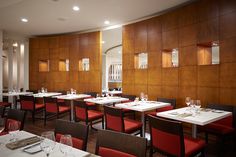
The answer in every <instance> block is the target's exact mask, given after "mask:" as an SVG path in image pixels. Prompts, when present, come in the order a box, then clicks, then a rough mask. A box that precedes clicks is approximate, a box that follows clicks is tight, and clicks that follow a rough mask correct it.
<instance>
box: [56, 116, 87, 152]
mask: <svg viewBox="0 0 236 157" xmlns="http://www.w3.org/2000/svg"><path fill="white" fill-rule="evenodd" d="M88 130H89V128H88V125H83V124H79V123H75V122H70V121H65V120H61V119H59V120H57V121H56V128H55V135H56V141H57V142H60V139H61V136H62V135H65V134H69V135H71V137H72V143H73V147H74V148H77V149H81V150H84V151H86V148H87V141H88Z"/></svg>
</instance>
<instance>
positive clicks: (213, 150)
mask: <svg viewBox="0 0 236 157" xmlns="http://www.w3.org/2000/svg"><path fill="white" fill-rule="evenodd" d="M28 115H29V114H28ZM62 119H67V120H69V118H68V116H66V117H63V118H62ZM54 127H55V119H54V120H50V121H48V122H47V125H46V126H44V125H43V120H36V121H35V124H33V123H32V119H31V118H30V116H27V118H26V124H25V128H24V130H26V131H28V132H31V133H34V134H37V135H40V134H41V133H42V132H43V131H49V130H54ZM95 128H101V123H100V124H99V123H98V124H96V125H95ZM147 132H148V129H147ZM96 134H97V131H95V130H91V129H90V131H89V138H88V145H87V151H88V152H91V153H94V152H95V145H96ZM185 134H187V135H190V129H188V128H186V129H185ZM199 137H200V138H203V134H200V135H199ZM216 143H217V141H216V138H215V137H210V140H209V144H207V147H206V156H207V157H215V156H217V150H218V147H217V144H216ZM148 151H149V150H148ZM223 151H224V153H223V154H224V155H223V156H224V157H235V156H236V149H235V150H234V146H233V144H232V143H226V145H225V149H224V150H223ZM147 153H148V152H147ZM147 156H149V155H147ZM161 156H162V155H160V154H157V153H155V155H154V157H161Z"/></svg>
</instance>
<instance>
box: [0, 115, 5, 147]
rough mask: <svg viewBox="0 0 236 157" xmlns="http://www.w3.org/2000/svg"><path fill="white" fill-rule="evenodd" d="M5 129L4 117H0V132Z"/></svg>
mask: <svg viewBox="0 0 236 157" xmlns="http://www.w3.org/2000/svg"><path fill="white" fill-rule="evenodd" d="M4 129H5V119H4V118H0V133H1V132H3V130H4ZM3 144H4V143H2V142H0V146H1V145H3Z"/></svg>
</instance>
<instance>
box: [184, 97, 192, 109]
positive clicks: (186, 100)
mask: <svg viewBox="0 0 236 157" xmlns="http://www.w3.org/2000/svg"><path fill="white" fill-rule="evenodd" d="M190 102H191V98H190V97H186V98H185V103H186V104H187V107H189V106H190Z"/></svg>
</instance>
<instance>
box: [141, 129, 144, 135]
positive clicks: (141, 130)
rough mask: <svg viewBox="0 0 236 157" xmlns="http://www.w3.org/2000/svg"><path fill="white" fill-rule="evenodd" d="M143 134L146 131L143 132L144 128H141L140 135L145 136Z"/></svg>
mask: <svg viewBox="0 0 236 157" xmlns="http://www.w3.org/2000/svg"><path fill="white" fill-rule="evenodd" d="M143 134H144V133H143V129H142V128H141V129H140V137H144V136H143Z"/></svg>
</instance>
